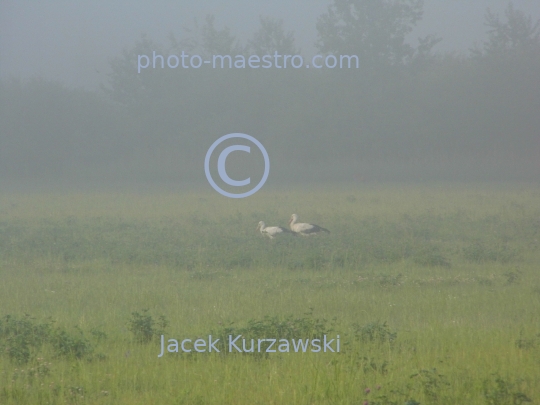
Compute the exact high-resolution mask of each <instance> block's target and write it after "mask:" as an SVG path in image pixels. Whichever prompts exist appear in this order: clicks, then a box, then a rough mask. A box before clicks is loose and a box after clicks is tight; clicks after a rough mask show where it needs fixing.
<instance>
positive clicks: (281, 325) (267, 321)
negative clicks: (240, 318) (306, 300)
mask: <svg viewBox="0 0 540 405" xmlns="http://www.w3.org/2000/svg"><path fill="white" fill-rule="evenodd" d="M334 321H335V320H334ZM334 321H333V322H334ZM333 322H331V324H333ZM331 326H332V325H328V322H327V321H326V319H318V318H314V317H313V312H312V310H310V311H309V312H307V313H305V314H304V316H303V317H301V318H295V317H293V316H292V315H289V316H287V317H284V318H283V317H279V316H265V317H264V318H263V319H260V320H254V319H252V320H249V321H248V322H247V325H246V326H244V327H234V326H232V324H230V325H229V326H227V327H223V328H221V329H220V330H218V331H213V332H211V333H210V334H211V335H212V336H216V337H217V338H219V342H218V348H219V350H220V351H222V352H224V353H228V352H227V350H225V345H226V342H227V341H228V336H229V335H233V336H238V335H242V337H244V338H246V339H265V338H268V337H272V338H274V339H278V340H279V339H288V340H289V339H322V338H323V336H324V335H329V334H330V333H331V332H332V331H333V329H332V327H331ZM268 345H269V343H266V342H265V343H263V344H262V345H261V349H263V348H264V350H261V353H257V352H255V353H254V354H255V355H257V354H258V355H263V354H266V355H267V353H266V348H267V347H268ZM263 352H264V353H263Z"/></svg>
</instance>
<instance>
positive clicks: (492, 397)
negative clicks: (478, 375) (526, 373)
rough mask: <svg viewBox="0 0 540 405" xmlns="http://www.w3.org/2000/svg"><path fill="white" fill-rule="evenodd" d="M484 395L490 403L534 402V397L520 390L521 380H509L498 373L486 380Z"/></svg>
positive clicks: (506, 404)
mask: <svg viewBox="0 0 540 405" xmlns="http://www.w3.org/2000/svg"><path fill="white" fill-rule="evenodd" d="M484 397H485V399H486V402H487V403H488V404H489V405H521V404H524V403H532V399H530V398H529V397H528V396H527V395H525V394H524V393H523V392H521V391H519V381H516V382H512V381H508V380H505V379H503V378H502V377H501V376H499V375H497V374H494V375H493V378H492V379H490V380H485V381H484Z"/></svg>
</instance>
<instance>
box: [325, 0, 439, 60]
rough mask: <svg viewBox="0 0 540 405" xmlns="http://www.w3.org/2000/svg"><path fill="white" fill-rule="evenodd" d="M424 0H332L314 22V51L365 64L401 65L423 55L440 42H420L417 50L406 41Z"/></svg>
mask: <svg viewBox="0 0 540 405" xmlns="http://www.w3.org/2000/svg"><path fill="white" fill-rule="evenodd" d="M423 3H424V2H423V0H333V3H332V4H331V5H330V6H329V7H328V11H327V12H326V13H325V14H323V15H321V16H320V17H319V20H318V22H317V31H318V40H317V43H316V46H317V48H318V49H319V51H320V52H322V53H333V54H336V55H337V54H349V55H350V54H354V55H358V57H359V58H361V61H362V63H364V65H372V66H373V65H375V66H377V65H381V64H386V65H394V66H395V65H401V64H404V63H406V62H407V61H410V60H411V59H413V58H414V56H415V53H418V54H421V55H422V56H425V55H426V53H427V52H429V51H430V50H431V48H432V47H433V46H434V45H435V44H436V43H437V42H438V41H439V40H437V39H436V38H433V37H426V38H424V39H421V40H420V46H419V48H417V49H415V48H414V47H413V46H411V45H410V44H408V43H406V42H405V38H406V36H407V35H408V34H410V33H411V31H412V30H413V29H414V27H415V26H416V24H417V22H418V21H420V20H421V18H422V15H423Z"/></svg>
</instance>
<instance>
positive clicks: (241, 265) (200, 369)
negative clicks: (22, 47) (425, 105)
mask: <svg viewBox="0 0 540 405" xmlns="http://www.w3.org/2000/svg"><path fill="white" fill-rule="evenodd" d="M293 212H294V213H297V214H298V215H299V216H300V220H302V221H307V222H314V223H317V224H319V225H321V226H324V227H326V228H328V229H330V231H331V234H330V235H321V236H316V237H309V238H304V237H292V236H285V237H284V238H280V239H278V238H276V239H275V240H268V239H267V238H263V237H262V236H261V235H260V234H259V233H257V232H256V231H255V228H256V226H257V223H258V221H260V220H264V221H265V222H266V223H267V224H268V225H281V226H286V225H287V221H288V219H289V216H290V215H291V214H292V213H293ZM161 332H164V334H165V338H166V339H169V338H174V339H177V340H182V339H185V338H190V339H195V338H197V337H203V338H205V337H207V336H208V335H209V334H212V335H213V336H226V335H227V333H237V334H238V333H241V334H242V335H243V336H245V337H247V338H255V339H257V338H265V337H266V338H286V339H290V338H294V339H299V338H316V337H320V336H322V335H323V334H326V335H328V336H330V337H335V336H337V335H340V339H341V350H340V352H339V353H329V352H327V353H312V352H306V353H294V352H290V353H271V354H268V355H266V354H263V355H259V354H242V353H227V352H225V351H222V352H221V353H189V354H187V353H165V355H164V356H163V357H161V358H158V354H159V351H160V340H159V335H160V334H161ZM0 403H1V404H6V405H15V404H17V405H19V404H119V405H121V404H141V405H142V404H144V405H149V404H201V405H204V404H350V405H352V404H366V403H368V404H371V405H375V404H387V405H390V404H396V405H405V404H406V405H414V404H422V405H425V404H452V405H456V404H467V405H473V404H491V405H499V404H521V403H540V188H538V187H537V186H530V185H522V186H516V185H504V186H502V185H499V186H494V185H468V186H460V185H453V186H450V185H441V186H435V185H434V186H385V187H375V186H373V187H367V186H366V187H364V188H348V189H347V188H345V187H343V188H336V189H326V190H325V189H319V190H316V191H312V192H310V193H309V194H307V195H306V194H304V193H300V192H293V191H286V190H282V191H264V192H263V191H261V192H259V193H257V194H256V195H254V196H252V197H249V198H246V199H242V200H232V199H227V198H224V197H222V196H220V195H218V194H217V193H202V192H199V193H146V194H145V193H141V194H137V193H113V192H108V193H80V194H77V193H60V192H58V193H53V194H46V193H39V194H5V193H3V194H1V195H0Z"/></svg>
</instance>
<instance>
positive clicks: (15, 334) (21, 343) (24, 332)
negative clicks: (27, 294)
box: [0, 314, 104, 364]
mask: <svg viewBox="0 0 540 405" xmlns="http://www.w3.org/2000/svg"><path fill="white" fill-rule="evenodd" d="M76 329H77V332H76V333H70V332H68V331H67V330H65V329H63V328H61V327H55V326H54V322H53V321H52V320H49V321H47V322H44V323H40V322H37V321H36V320H35V319H34V318H32V317H31V316H30V315H28V314H27V315H25V316H24V317H23V318H18V317H15V316H12V315H6V316H5V317H4V318H3V319H0V350H1V353H5V354H7V356H8V357H9V359H10V360H12V361H14V362H16V363H18V364H26V363H28V362H29V361H31V360H33V359H34V358H35V357H36V356H37V354H38V353H39V351H40V350H41V349H42V347H43V346H45V345H46V346H48V347H50V348H52V350H53V351H54V353H55V355H56V356H58V357H71V356H73V357H75V358H77V359H87V360H91V359H93V356H94V346H93V345H92V343H91V342H90V341H89V340H88V339H86V337H85V336H84V332H83V331H82V330H81V329H79V328H76ZM94 333H96V334H99V335H100V336H104V334H103V332H99V331H97V330H94ZM98 357H100V358H102V357H103V355H101V354H100V355H98Z"/></svg>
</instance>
